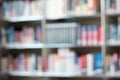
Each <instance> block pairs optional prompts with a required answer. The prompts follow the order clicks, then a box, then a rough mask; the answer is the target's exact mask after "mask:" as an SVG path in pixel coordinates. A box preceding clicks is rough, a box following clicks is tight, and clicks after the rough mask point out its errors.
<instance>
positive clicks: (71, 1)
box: [46, 0, 99, 17]
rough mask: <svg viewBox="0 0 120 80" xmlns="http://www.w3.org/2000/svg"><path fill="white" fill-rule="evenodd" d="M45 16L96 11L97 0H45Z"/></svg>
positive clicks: (76, 14) (82, 13) (93, 12)
mask: <svg viewBox="0 0 120 80" xmlns="http://www.w3.org/2000/svg"><path fill="white" fill-rule="evenodd" d="M46 3H47V11H46V14H47V17H64V16H66V15H75V16H79V15H84V14H88V15H89V14H95V13H97V9H98V4H99V0H47V2H46Z"/></svg>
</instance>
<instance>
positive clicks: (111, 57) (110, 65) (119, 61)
mask: <svg viewBox="0 0 120 80" xmlns="http://www.w3.org/2000/svg"><path fill="white" fill-rule="evenodd" d="M106 69H107V72H108V73H107V74H110V75H119V74H120V53H119V52H113V53H112V54H107V55H106Z"/></svg>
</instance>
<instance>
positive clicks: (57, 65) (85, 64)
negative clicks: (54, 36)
mask: <svg viewBox="0 0 120 80" xmlns="http://www.w3.org/2000/svg"><path fill="white" fill-rule="evenodd" d="M45 65H46V67H45V71H48V72H55V73H74V74H76V73H78V74H81V75H96V74H101V73H102V71H103V70H102V69H103V55H102V53H101V52H95V53H94V54H93V53H87V54H81V55H80V56H78V55H76V53H75V52H74V51H70V50H69V49H58V51H57V54H56V53H53V54H50V55H49V56H48V58H47V59H46V62H45Z"/></svg>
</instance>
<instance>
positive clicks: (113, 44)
mask: <svg viewBox="0 0 120 80" xmlns="http://www.w3.org/2000/svg"><path fill="white" fill-rule="evenodd" d="M107 46H109V47H119V46H120V41H110V40H109V41H107Z"/></svg>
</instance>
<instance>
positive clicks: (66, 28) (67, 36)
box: [46, 22, 103, 46]
mask: <svg viewBox="0 0 120 80" xmlns="http://www.w3.org/2000/svg"><path fill="white" fill-rule="evenodd" d="M102 37H103V36H102V27H101V26H99V25H80V24H78V23H74V22H73V23H52V24H47V26H46V42H47V43H77V44H79V45H82V46H86V45H90V46H92V45H101V44H102Z"/></svg>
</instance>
